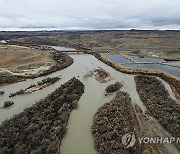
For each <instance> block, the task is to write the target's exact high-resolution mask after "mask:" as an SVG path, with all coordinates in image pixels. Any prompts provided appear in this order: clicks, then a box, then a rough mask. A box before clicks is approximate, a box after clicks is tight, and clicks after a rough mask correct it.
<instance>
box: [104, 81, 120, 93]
mask: <svg viewBox="0 0 180 154" xmlns="http://www.w3.org/2000/svg"><path fill="white" fill-rule="evenodd" d="M122 86H123V84H122V83H120V82H116V83H114V84H111V85H109V86H107V88H106V92H107V93H113V92H116V91H118V90H119V89H120V88H121V87H122Z"/></svg>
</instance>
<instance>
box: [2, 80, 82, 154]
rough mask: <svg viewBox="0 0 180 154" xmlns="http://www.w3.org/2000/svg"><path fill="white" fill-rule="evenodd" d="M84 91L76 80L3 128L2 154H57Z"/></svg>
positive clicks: (57, 90)
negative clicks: (69, 120)
mask: <svg viewBox="0 0 180 154" xmlns="http://www.w3.org/2000/svg"><path fill="white" fill-rule="evenodd" d="M83 92H84V85H83V84H82V83H81V82H80V81H79V80H77V79H76V78H73V79H71V80H69V81H68V82H66V83H65V84H63V85H61V87H59V88H58V89H56V90H55V91H54V92H52V93H51V94H50V95H48V96H47V97H46V98H44V99H43V100H41V101H39V102H38V103H36V104H34V105H33V106H32V107H29V108H27V109H25V110H24V111H23V112H21V113H19V114H17V115H15V116H14V117H13V118H11V119H10V120H6V121H4V122H3V123H2V124H1V125H0V153H1V154H7V153H39V154H41V153H42V154H43V153H58V152H59V150H60V149H59V146H60V144H61V140H62V138H63V135H64V133H65V132H66V125H67V122H68V119H69V115H70V113H71V111H72V110H73V109H74V108H76V107H77V103H78V101H79V99H80V97H81V95H82V94H83Z"/></svg>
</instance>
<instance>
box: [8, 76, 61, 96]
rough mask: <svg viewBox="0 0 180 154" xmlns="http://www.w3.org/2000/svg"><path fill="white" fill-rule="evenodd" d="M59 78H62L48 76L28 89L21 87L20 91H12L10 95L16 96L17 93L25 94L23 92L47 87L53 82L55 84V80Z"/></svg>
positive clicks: (26, 92) (31, 91) (27, 92)
mask: <svg viewBox="0 0 180 154" xmlns="http://www.w3.org/2000/svg"><path fill="white" fill-rule="evenodd" d="M59 80H60V77H54V78H51V77H47V78H45V79H43V80H42V81H38V82H37V84H32V85H30V86H29V87H27V88H26V89H20V90H19V91H17V92H15V93H11V94H10V95H9V97H14V96H16V95H23V94H29V93H33V92H35V91H38V90H41V89H43V88H46V87H48V86H50V85H51V84H54V83H55V82H57V81H59Z"/></svg>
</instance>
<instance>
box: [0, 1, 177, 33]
mask: <svg viewBox="0 0 180 154" xmlns="http://www.w3.org/2000/svg"><path fill="white" fill-rule="evenodd" d="M7 28H8V29H14V28H39V29H42V28H44V29H49V28H51V29H82V30H83V29H131V28H139V29H180V0H0V30H3V29H7Z"/></svg>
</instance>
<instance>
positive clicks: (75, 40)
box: [0, 30, 180, 60]
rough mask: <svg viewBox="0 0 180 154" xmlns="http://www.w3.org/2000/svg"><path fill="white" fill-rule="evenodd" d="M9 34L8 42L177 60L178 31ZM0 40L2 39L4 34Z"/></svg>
mask: <svg viewBox="0 0 180 154" xmlns="http://www.w3.org/2000/svg"><path fill="white" fill-rule="evenodd" d="M30 34H31V33H30V32H24V33H23V32H21V33H18V34H17V33H10V34H9V36H8V37H10V38H12V39H11V40H9V42H10V43H15V44H17V43H18V44H41V45H45V44H46V45H61V46H67V47H74V48H82V49H91V50H95V51H99V52H107V51H110V52H112V51H113V52H118V53H119V52H125V53H133V54H137V55H143V56H150V57H161V58H173V59H179V60H180V55H179V54H180V31H158V30H157V31H150V30H149V31H143V30H142V31H141V30H131V31H82V32H65V31H60V32H58V31H57V32H56V31H54V32H39V33H32V35H33V37H31V36H30ZM0 37H1V38H6V37H7V34H6V37H5V36H4V33H2V34H0Z"/></svg>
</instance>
